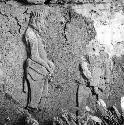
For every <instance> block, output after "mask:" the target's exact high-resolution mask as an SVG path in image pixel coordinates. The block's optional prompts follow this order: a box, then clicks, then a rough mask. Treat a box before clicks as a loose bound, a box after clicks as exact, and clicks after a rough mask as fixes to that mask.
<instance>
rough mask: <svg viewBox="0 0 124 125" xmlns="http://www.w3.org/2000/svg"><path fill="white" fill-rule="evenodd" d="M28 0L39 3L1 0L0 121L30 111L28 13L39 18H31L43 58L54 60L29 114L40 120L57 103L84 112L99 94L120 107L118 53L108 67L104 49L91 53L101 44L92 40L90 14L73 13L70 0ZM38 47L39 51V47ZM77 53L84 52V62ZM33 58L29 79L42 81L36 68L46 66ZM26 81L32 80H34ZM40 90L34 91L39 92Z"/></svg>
mask: <svg viewBox="0 0 124 125" xmlns="http://www.w3.org/2000/svg"><path fill="white" fill-rule="evenodd" d="M28 2H29V3H30V2H31V3H35V4H38V3H40V4H38V5H34V4H33V5H28V4H22V3H21V2H16V1H6V2H1V3H0V100H1V101H0V124H5V122H8V124H10V125H12V124H14V123H15V125H16V124H21V123H20V122H21V121H22V122H23V120H22V119H23V117H27V115H29V114H28V113H27V111H26V109H25V106H26V104H27V97H28V95H27V93H28V91H29V89H28V86H27V85H26V84H25V91H26V92H24V91H23V87H24V86H23V76H24V67H23V66H24V65H23V64H24V61H25V60H26V59H27V57H28V55H27V51H28V50H27V48H26V44H25V37H24V34H25V32H26V30H27V27H28V26H29V21H30V18H31V14H32V15H33V16H37V17H40V18H41V20H42V21H41V22H38V20H36V21H37V23H36V24H38V23H39V24H38V27H39V30H40V31H38V33H39V35H40V40H41V41H42V43H43V45H44V51H45V52H46V54H47V58H48V60H51V61H52V62H53V64H54V65H55V70H54V71H53V74H52V76H50V79H47V80H48V81H47V83H48V88H45V87H44V88H43V92H42V96H41V97H39V99H38V106H37V107H38V109H39V110H38V111H36V112H35V111H34V112H32V110H30V111H29V112H30V114H31V117H34V118H35V119H36V120H37V121H38V122H39V123H40V124H41V125H42V124H43V125H45V124H48V123H50V122H51V121H52V120H53V117H55V116H59V115H60V114H61V109H68V110H69V111H70V112H72V113H75V114H76V115H78V114H82V113H84V110H85V106H86V105H88V106H90V107H92V108H93V109H95V107H96V106H95V105H96V100H97V99H98V98H102V99H104V100H105V102H106V103H107V105H113V104H115V105H117V107H118V108H119V110H120V111H121V108H120V104H119V102H120V97H121V95H123V94H124V93H123V90H124V88H123V75H124V74H123V72H124V69H123V56H121V58H119V57H113V58H112V61H113V68H112V69H110V65H111V64H110V63H109V62H107V61H108V55H107V53H105V52H104V51H101V52H100V55H97V54H96V53H97V52H98V51H99V49H102V48H100V47H99V45H98V44H97V42H96V43H95V41H92V40H93V39H94V38H95V36H96V31H95V28H94V26H93V20H91V19H90V18H86V17H85V16H82V15H81V14H78V13H76V12H75V11H74V9H72V7H71V6H67V5H65V6H59V5H58V6H57V5H54V4H53V6H48V5H44V4H42V3H43V2H44V0H38V1H33V0H28ZM36 27H37V26H36ZM36 32H37V30H36V31H35V33H36ZM39 51H40V52H39V53H41V54H42V51H41V48H39ZM94 53H95V54H94ZM82 57H84V58H85V59H84V62H83V63H82ZM31 59H32V58H31ZM33 61H34V62H33V63H31V68H32V70H31V71H29V73H30V75H31V76H33V77H32V79H34V80H39V81H40V82H39V83H44V81H45V80H43V81H42V82H41V73H43V72H44V73H46V74H47V71H46V69H45V68H44V67H43V66H41V64H38V62H35V61H36V60H33ZM81 64H82V65H83V66H84V67H81ZM85 66H86V67H85ZM41 67H42V68H41ZM84 70H85V72H84ZM36 72H38V73H39V74H37V73H36ZM87 72H91V74H92V76H93V81H92V80H91V79H89V78H88V77H87ZM98 72H99V73H98ZM104 73H105V74H104ZM30 79H31V78H30ZM90 80H91V81H90ZM31 82H32V83H31V85H32V86H33V85H34V86H35V85H36V84H37V83H36V82H33V80H31ZM39 83H38V85H41V84H39ZM35 87H37V88H38V89H39V87H38V86H35ZM32 88H33V87H32ZM46 89H47V90H48V91H47V92H48V93H47V94H46ZM35 90H37V89H35ZM39 91H40V90H39ZM39 91H36V92H37V93H38V94H39ZM39 100H40V102H39ZM34 101H35V99H34ZM77 108H79V109H80V111H79V112H77ZM6 119H9V120H6ZM24 119H26V118H24Z"/></svg>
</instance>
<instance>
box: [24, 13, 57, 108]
mask: <svg viewBox="0 0 124 125" xmlns="http://www.w3.org/2000/svg"><path fill="white" fill-rule="evenodd" d="M42 22H43V19H42V18H39V16H38V17H37V16H36V15H33V16H32V17H31V19H30V22H29V25H28V27H27V29H26V32H25V42H26V44H27V45H28V49H29V51H30V52H28V55H27V60H26V64H27V67H26V69H25V70H26V72H25V73H26V78H25V79H26V82H27V87H28V98H27V106H26V107H28V108H37V107H38V104H39V103H40V99H41V97H42V96H43V95H42V93H43V91H44V88H45V89H46V92H45V93H47V92H48V78H49V76H51V75H52V74H53V71H54V69H55V66H54V64H53V62H52V61H50V60H49V59H48V58H47V53H46V51H45V49H44V45H43V42H42V38H41V36H40V34H41V33H40V28H42V27H41V26H42V25H43V23H42Z"/></svg>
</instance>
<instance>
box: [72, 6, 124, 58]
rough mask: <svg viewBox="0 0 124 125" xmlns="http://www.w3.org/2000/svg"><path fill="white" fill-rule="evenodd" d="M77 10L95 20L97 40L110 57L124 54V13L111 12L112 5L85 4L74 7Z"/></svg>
mask: <svg viewBox="0 0 124 125" xmlns="http://www.w3.org/2000/svg"><path fill="white" fill-rule="evenodd" d="M74 9H75V11H76V12H77V13H79V14H82V15H83V16H85V17H87V18H91V19H92V20H93V21H94V27H95V30H96V37H95V41H98V43H99V44H100V46H103V47H105V51H106V52H107V53H108V54H109V57H110V58H111V57H113V56H114V55H116V56H121V55H122V54H124V24H123V23H124V14H123V12H122V11H119V12H110V5H109V4H106V5H104V6H101V5H98V6H93V5H85V6H76V7H74Z"/></svg>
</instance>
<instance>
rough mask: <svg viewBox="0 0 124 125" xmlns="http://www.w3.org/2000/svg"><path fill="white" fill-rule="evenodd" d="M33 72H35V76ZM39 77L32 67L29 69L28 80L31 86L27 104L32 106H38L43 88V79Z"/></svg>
mask: <svg viewBox="0 0 124 125" xmlns="http://www.w3.org/2000/svg"><path fill="white" fill-rule="evenodd" d="M33 74H35V76H34V75H33ZM39 77H42V76H40V75H39V74H38V75H37V73H36V72H34V71H33V70H32V69H30V70H29V73H28V80H29V82H30V88H31V102H30V103H29V105H28V106H29V107H32V108H37V107H38V104H39V102H40V99H41V96H42V93H43V89H44V79H43V78H39Z"/></svg>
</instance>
